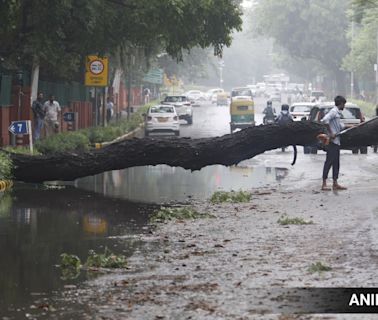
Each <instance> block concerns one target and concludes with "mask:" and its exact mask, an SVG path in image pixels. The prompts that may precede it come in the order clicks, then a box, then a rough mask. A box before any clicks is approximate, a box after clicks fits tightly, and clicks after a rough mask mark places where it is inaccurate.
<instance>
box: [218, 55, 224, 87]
mask: <svg viewBox="0 0 378 320" xmlns="http://www.w3.org/2000/svg"><path fill="white" fill-rule="evenodd" d="M223 68H224V60H219V87H220V88H221V89H223Z"/></svg>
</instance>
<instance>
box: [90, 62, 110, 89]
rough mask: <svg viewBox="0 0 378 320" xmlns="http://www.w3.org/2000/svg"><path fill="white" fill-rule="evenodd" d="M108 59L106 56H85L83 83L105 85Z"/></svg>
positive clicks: (97, 85)
mask: <svg viewBox="0 0 378 320" xmlns="http://www.w3.org/2000/svg"><path fill="white" fill-rule="evenodd" d="M108 67H109V59H108V58H107V57H99V56H87V58H86V63H85V85H86V86H89V87H107V86H108V74H109V72H108V70H109V68H108Z"/></svg>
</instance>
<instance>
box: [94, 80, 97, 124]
mask: <svg viewBox="0 0 378 320" xmlns="http://www.w3.org/2000/svg"><path fill="white" fill-rule="evenodd" d="M94 95H95V117H96V118H95V127H97V126H98V101H97V87H94Z"/></svg>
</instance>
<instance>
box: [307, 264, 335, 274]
mask: <svg viewBox="0 0 378 320" xmlns="http://www.w3.org/2000/svg"><path fill="white" fill-rule="evenodd" d="M331 270H332V268H331V267H330V266H327V265H325V264H323V263H322V262H319V261H318V262H316V263H313V264H311V266H310V267H309V268H308V271H309V272H310V273H316V272H318V273H321V272H325V271H331Z"/></svg>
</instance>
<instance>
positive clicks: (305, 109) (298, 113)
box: [290, 102, 317, 121]
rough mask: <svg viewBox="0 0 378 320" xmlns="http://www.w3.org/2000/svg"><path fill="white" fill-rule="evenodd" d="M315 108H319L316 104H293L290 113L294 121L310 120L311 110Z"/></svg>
mask: <svg viewBox="0 0 378 320" xmlns="http://www.w3.org/2000/svg"><path fill="white" fill-rule="evenodd" d="M315 106H317V104H316V103H309V102H299V103H293V104H292V105H291V107H290V113H291V115H292V116H293V119H294V121H301V120H308V119H309V117H310V112H311V109H312V108H313V107H315Z"/></svg>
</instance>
